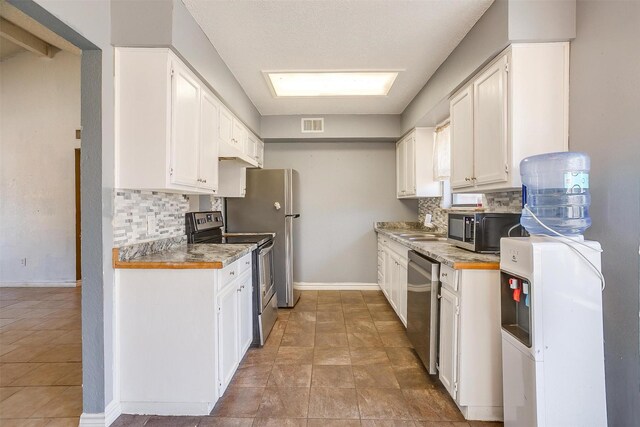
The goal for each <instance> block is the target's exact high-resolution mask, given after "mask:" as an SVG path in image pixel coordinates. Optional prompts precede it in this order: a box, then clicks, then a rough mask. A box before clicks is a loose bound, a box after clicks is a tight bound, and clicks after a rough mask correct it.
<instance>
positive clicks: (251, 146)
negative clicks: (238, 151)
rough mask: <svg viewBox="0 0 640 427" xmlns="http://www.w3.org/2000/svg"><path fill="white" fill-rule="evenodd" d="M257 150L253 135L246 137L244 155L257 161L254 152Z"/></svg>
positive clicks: (256, 141) (256, 142)
mask: <svg viewBox="0 0 640 427" xmlns="http://www.w3.org/2000/svg"><path fill="white" fill-rule="evenodd" d="M257 150H258V140H257V139H256V137H254V136H253V134H249V135H248V136H247V142H246V144H245V149H244V153H245V154H246V155H247V156H249V157H251V158H252V159H257V157H256V152H257Z"/></svg>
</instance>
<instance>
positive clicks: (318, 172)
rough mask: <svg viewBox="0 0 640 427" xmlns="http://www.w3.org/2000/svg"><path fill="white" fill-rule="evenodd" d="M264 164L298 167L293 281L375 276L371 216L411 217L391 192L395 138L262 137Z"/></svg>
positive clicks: (410, 208) (413, 207)
mask: <svg viewBox="0 0 640 427" xmlns="http://www.w3.org/2000/svg"><path fill="white" fill-rule="evenodd" d="M265 167H266V168H293V169H296V170H297V171H298V172H299V173H300V189H299V193H300V211H301V214H302V216H301V219H300V233H299V234H300V235H299V236H297V247H298V249H299V250H300V252H298V253H297V254H296V255H297V257H298V263H297V265H296V268H297V270H296V275H295V277H294V281H296V282H312V283H318V282H321V283H325V282H334V283H335V282H364V283H375V282H377V275H376V274H377V273H376V272H377V243H376V235H375V233H374V231H373V223H374V222H375V221H385V220H386V221H389V220H396V221H401V220H407V221H416V220H417V217H418V207H417V201H416V200H410V201H400V200H397V199H396V193H395V191H396V184H395V182H396V177H395V144H389V143H375V142H368V143H344V142H342V143H341V142H330V143H329V142H293V143H268V144H266V145H265Z"/></svg>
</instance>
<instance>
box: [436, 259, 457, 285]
mask: <svg viewBox="0 0 640 427" xmlns="http://www.w3.org/2000/svg"><path fill="white" fill-rule="evenodd" d="M440 282H441V283H442V286H444V287H446V288H449V289H451V290H452V291H454V292H458V272H457V271H456V270H454V269H453V268H451V267H449V266H446V265H444V264H440Z"/></svg>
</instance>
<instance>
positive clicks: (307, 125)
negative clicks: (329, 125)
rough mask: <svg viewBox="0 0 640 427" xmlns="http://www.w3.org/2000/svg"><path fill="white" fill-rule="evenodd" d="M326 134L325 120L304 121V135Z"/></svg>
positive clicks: (310, 119)
mask: <svg viewBox="0 0 640 427" xmlns="http://www.w3.org/2000/svg"><path fill="white" fill-rule="evenodd" d="M322 132H324V119H323V118H309V119H302V133H322Z"/></svg>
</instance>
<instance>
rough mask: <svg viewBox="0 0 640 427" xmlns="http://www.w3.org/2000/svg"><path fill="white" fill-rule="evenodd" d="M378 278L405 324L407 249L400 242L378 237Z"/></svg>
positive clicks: (405, 324)
mask: <svg viewBox="0 0 640 427" xmlns="http://www.w3.org/2000/svg"><path fill="white" fill-rule="evenodd" d="M378 251H379V256H378V280H379V284H380V289H381V290H382V292H383V293H384V295H385V296H386V297H387V300H388V301H389V304H391V307H393V309H394V310H395V311H396V314H397V315H398V317H399V318H400V320H401V321H402V323H403V324H404V326H405V327H406V326H407V266H408V263H409V258H408V251H409V250H408V249H407V248H406V247H405V246H403V245H401V244H400V243H397V242H393V241H390V240H389V239H387V238H385V237H383V236H379V237H378Z"/></svg>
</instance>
